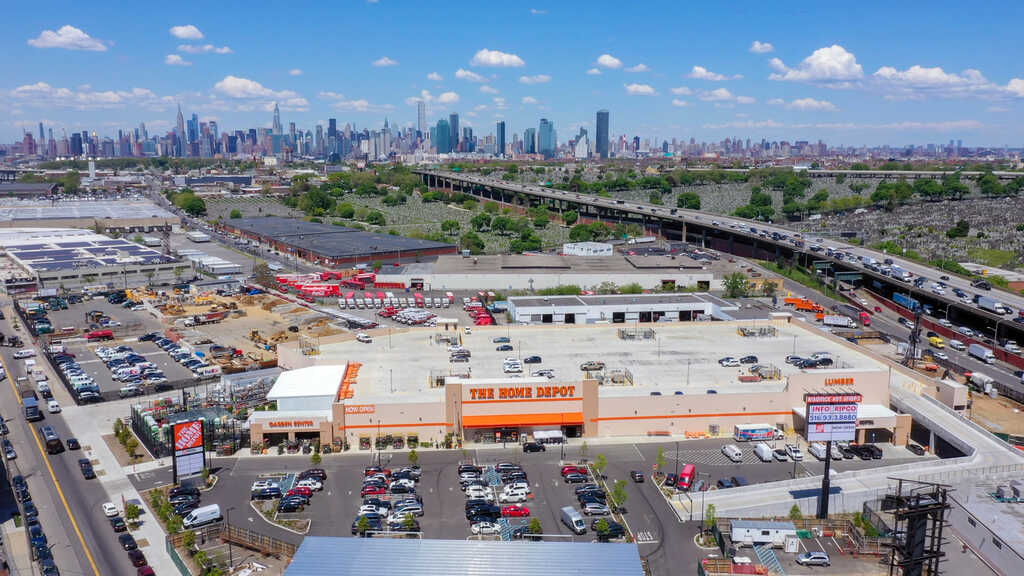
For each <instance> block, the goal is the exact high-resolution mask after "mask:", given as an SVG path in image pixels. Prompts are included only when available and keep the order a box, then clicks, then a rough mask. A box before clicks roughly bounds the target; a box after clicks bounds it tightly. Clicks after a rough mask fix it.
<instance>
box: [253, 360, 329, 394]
mask: <svg viewBox="0 0 1024 576" xmlns="http://www.w3.org/2000/svg"><path fill="white" fill-rule="evenodd" d="M346 366H347V365H346V364H331V365H325V366H309V367H308V368H299V369H297V370H288V371H286V372H282V373H281V375H280V376H278V377H277V381H276V382H274V386H273V387H272V388H271V389H270V392H269V393H268V394H267V399H268V400H278V399H280V398H305V397H309V396H331V397H333V396H336V395H337V394H338V388H340V387H341V379H342V378H343V377H344V376H345V368H346Z"/></svg>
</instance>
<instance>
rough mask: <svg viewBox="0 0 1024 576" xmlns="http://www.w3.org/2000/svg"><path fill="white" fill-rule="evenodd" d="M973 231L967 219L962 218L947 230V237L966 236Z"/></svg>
mask: <svg viewBox="0 0 1024 576" xmlns="http://www.w3.org/2000/svg"><path fill="white" fill-rule="evenodd" d="M970 231H971V224H970V222H968V221H967V220H960V221H958V222H957V223H956V226H953V227H952V228H950V229H949V230H946V238H966V237H967V234H968V233H969V232H970Z"/></svg>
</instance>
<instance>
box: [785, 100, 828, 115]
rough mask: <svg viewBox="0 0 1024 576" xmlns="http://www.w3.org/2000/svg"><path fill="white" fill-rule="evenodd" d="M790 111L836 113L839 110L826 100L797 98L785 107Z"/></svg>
mask: <svg viewBox="0 0 1024 576" xmlns="http://www.w3.org/2000/svg"><path fill="white" fill-rule="evenodd" d="M786 107H787V108H790V109H792V110H811V111H819V112H837V111H838V110H839V108H836V105H835V104H833V103H831V102H829V101H828V100H815V99H814V98H798V99H796V100H793V101H792V102H790V103H789V104H788V105H787V106H786Z"/></svg>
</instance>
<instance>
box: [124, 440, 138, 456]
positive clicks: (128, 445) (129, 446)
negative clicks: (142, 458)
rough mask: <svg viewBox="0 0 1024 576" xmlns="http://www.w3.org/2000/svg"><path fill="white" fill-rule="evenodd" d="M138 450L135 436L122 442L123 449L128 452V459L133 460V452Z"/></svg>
mask: <svg viewBox="0 0 1024 576" xmlns="http://www.w3.org/2000/svg"><path fill="white" fill-rule="evenodd" d="M138 448H139V441H138V440H136V439H135V436H129V437H128V439H127V440H125V441H124V449H125V451H126V452H128V457H129V458H131V459H133V460H134V459H135V457H136V454H135V451H136V450H138Z"/></svg>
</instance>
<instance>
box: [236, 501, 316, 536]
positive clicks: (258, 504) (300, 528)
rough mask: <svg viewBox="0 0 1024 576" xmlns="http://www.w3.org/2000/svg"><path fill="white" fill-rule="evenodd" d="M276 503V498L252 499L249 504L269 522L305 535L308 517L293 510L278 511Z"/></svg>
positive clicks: (308, 523) (307, 530)
mask: <svg viewBox="0 0 1024 576" xmlns="http://www.w3.org/2000/svg"><path fill="white" fill-rule="evenodd" d="M277 503H278V500H252V501H250V502H249V505H250V506H252V509H253V510H255V511H256V512H259V514H260V516H262V517H263V519H264V520H266V521H267V522H270V523H271V524H274V525H276V526H280V527H281V528H284V529H285V530H288V531H289V532H294V533H296V534H302V535H305V534H306V533H307V532H309V526H310V524H312V521H311V520H310V519H309V518H302V517H301V516H299V514H296V513H294V512H278V511H277ZM300 513H301V511H300Z"/></svg>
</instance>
